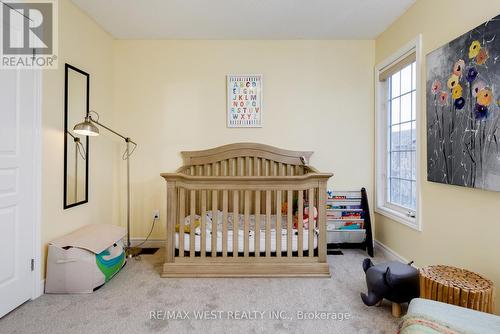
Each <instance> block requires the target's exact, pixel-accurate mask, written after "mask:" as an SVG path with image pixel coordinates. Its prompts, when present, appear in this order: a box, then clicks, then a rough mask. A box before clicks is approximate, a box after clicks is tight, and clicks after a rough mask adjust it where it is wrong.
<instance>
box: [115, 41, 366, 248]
mask: <svg viewBox="0 0 500 334" xmlns="http://www.w3.org/2000/svg"><path fill="white" fill-rule="evenodd" d="M114 46H115V48H114V52H115V63H114V65H115V66H114V81H115V83H114V97H115V99H114V102H115V103H114V110H115V112H116V122H115V124H116V126H117V127H118V128H120V129H123V130H124V131H125V132H126V133H129V134H130V136H131V137H132V138H133V139H134V140H136V141H137V142H138V143H139V148H138V149H137V151H136V153H135V154H134V156H133V159H132V174H131V179H132V202H133V206H132V214H133V236H135V237H144V236H145V235H146V234H147V232H148V231H149V228H150V224H151V216H152V210H153V209H155V208H159V209H161V214H162V217H161V223H160V224H158V225H157V227H156V228H155V231H154V235H153V237H154V238H164V224H165V220H164V218H165V182H164V180H163V179H162V178H160V176H159V174H160V173H161V172H166V171H174V170H175V169H176V168H178V167H179V166H180V164H181V158H180V155H179V152H180V151H182V150H199V149H205V148H210V147H214V146H218V145H222V144H227V143H234V142H245V141H251V142H260V143H266V144H270V145H275V146H278V147H282V148H287V149H292V150H295V149H296V150H302V149H303V150H313V151H314V152H315V153H314V155H313V157H312V160H311V164H312V165H314V166H315V167H317V168H319V169H320V170H322V171H332V172H334V173H335V176H334V178H333V181H332V183H331V184H332V185H333V186H335V187H336V188H337V189H357V188H359V187H361V186H366V187H367V188H368V190H369V191H370V192H371V190H372V185H373V173H372V170H373V164H372V160H373V136H374V134H373V132H374V129H373V66H374V62H373V61H374V43H373V41H115V44H114ZM229 73H262V74H263V75H264V95H263V101H264V115H263V117H264V127H263V128H261V129H228V128H226V75H227V74H229ZM121 203H122V204H123V196H122V197H121ZM122 212H124V210H123V207H122Z"/></svg>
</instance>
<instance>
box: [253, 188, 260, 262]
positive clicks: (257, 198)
mask: <svg viewBox="0 0 500 334" xmlns="http://www.w3.org/2000/svg"><path fill="white" fill-rule="evenodd" d="M254 233H255V248H254V253H255V257H259V256H260V190H257V191H256V192H255V231H254Z"/></svg>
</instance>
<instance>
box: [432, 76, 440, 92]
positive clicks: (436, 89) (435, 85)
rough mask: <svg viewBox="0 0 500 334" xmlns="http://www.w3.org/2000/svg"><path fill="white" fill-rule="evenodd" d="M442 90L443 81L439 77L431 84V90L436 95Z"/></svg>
mask: <svg viewBox="0 0 500 334" xmlns="http://www.w3.org/2000/svg"><path fill="white" fill-rule="evenodd" d="M440 90H441V81H439V80H438V79H436V80H434V82H433V83H432V86H431V92H432V94H433V95H436V94H437V93H438V92H439V91H440Z"/></svg>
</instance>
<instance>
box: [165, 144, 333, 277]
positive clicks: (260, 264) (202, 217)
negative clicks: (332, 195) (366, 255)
mask: <svg viewBox="0 0 500 334" xmlns="http://www.w3.org/2000/svg"><path fill="white" fill-rule="evenodd" d="M312 153H313V152H301V151H290V150H283V149H279V148H276V147H272V146H269V145H263V144H256V143H237V144H230V145H225V146H220V147H217V148H213V149H208V150H203V151H189V152H182V153H181V154H182V158H183V166H182V167H180V168H179V169H178V170H177V172H176V173H163V174H161V176H162V177H163V178H164V179H165V180H166V183H167V219H166V224H167V225H166V232H167V238H166V254H165V263H164V265H163V270H162V273H161V276H162V277H329V276H330V272H329V269H328V263H327V259H326V233H327V231H326V206H325V199H326V187H327V181H328V179H329V178H330V177H331V176H332V174H330V173H320V172H318V171H317V170H316V169H314V168H313V167H311V166H309V165H308V162H309V158H310V156H311V155H312Z"/></svg>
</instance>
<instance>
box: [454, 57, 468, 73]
mask: <svg viewBox="0 0 500 334" xmlns="http://www.w3.org/2000/svg"><path fill="white" fill-rule="evenodd" d="M464 67H465V62H464V61H463V60H462V59H460V60H458V61H457V62H456V63H455V65H453V74H455V75H456V76H458V77H461V76H462V73H463V71H464Z"/></svg>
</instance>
